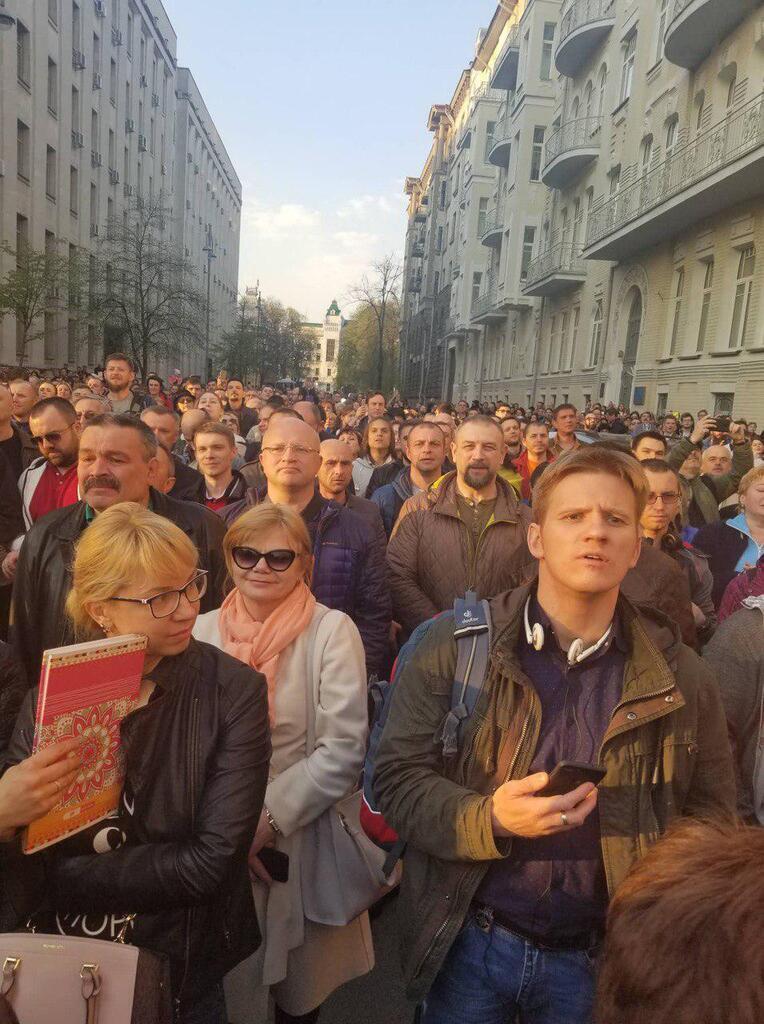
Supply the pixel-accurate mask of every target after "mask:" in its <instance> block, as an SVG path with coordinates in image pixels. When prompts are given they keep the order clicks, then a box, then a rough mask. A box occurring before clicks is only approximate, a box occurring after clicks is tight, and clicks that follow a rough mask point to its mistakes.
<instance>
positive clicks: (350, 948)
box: [194, 504, 374, 1024]
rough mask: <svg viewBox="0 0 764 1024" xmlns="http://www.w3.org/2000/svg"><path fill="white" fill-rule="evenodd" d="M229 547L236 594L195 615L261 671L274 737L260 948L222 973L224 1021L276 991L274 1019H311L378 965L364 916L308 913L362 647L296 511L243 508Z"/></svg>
mask: <svg viewBox="0 0 764 1024" xmlns="http://www.w3.org/2000/svg"><path fill="white" fill-rule="evenodd" d="M224 552H225V558H226V564H227V566H228V572H229V574H230V576H231V579H232V581H233V585H234V587H233V590H232V591H231V593H230V594H229V595H228V597H227V598H226V599H225V601H224V602H223V605H222V607H221V608H219V609H218V610H216V611H213V612H209V613H207V614H206V615H201V616H199V618H198V619H197V624H196V628H195V630H194V635H195V636H196V637H197V639H199V640H205V641H207V642H208V643H212V644H216V645H217V646H218V647H220V648H221V649H223V650H225V651H226V652H227V653H229V654H232V655H233V656H234V657H238V658H240V659H241V660H242V661H245V662H246V663H247V664H250V665H252V666H256V667H257V668H258V670H259V671H261V672H263V673H264V675H265V676H266V678H267V680H268V694H269V709H270V718H271V731H272V741H273V756H272V759H271V771H270V779H269V782H268V788H267V790H266V796H265V807H264V809H263V813H262V816H261V819H260V823H259V825H258V828H257V833H256V835H255V838H254V842H253V844H252V848H251V852H250V869H251V874H252V879H253V891H254V896H255V905H256V908H257V915H258V920H259V924H260V929H261V931H262V934H263V944H262V946H261V948H260V949H259V950H258V952H257V953H256V954H255V955H254V956H253V957H251V958H250V959H249V960H247V961H245V962H244V963H243V964H240V965H239V967H237V968H236V969H235V971H233V972H232V974H231V975H229V977H228V979H227V982H226V999H227V1003H228V1016H229V1020H230V1021H231V1024H258V1022H259V1021H261V1020H263V1021H264V1020H265V1019H266V1018H265V1016H262V1014H263V1013H264V1012H265V1011H264V1007H265V1005H267V1000H266V998H265V997H266V996H267V993H268V992H270V994H271V995H272V996H273V998H274V1000H275V1003H276V1022H277V1024H289V1022H295V1021H299V1022H304V1024H312V1022H313V1021H315V1020H317V1018H318V1012H319V1009H320V1006H321V1003H323V1001H324V1000H325V999H326V998H327V997H328V996H329V995H330V993H331V992H332V991H334V989H336V988H337V987H338V986H339V985H342V984H343V983H344V982H346V981H349V980H350V979H351V978H355V977H358V976H359V975H361V974H365V973H366V972H368V971H370V970H371V968H372V967H373V965H374V953H373V947H372V943H371V933H370V929H369V920H368V914H362V915H361V917H359V918H357V919H356V920H354V921H352V922H351V923H350V924H347V925H344V926H336V927H335V926H328V925H324V924H317V923H315V922H314V921H311V920H309V919H308V917H307V916H306V904H307V906H308V908H309V905H310V898H309V897H310V894H309V892H308V891H306V886H307V887H309V885H310V874H309V871H308V870H307V867H308V864H309V863H310V860H309V852H310V851H309V847H308V843H309V842H310V840H311V838H312V833H311V825H312V824H313V823H314V822H315V821H316V819H317V818H318V817H319V816H320V815H321V814H322V813H323V812H324V811H326V810H328V809H329V808H330V807H331V806H332V805H333V804H334V803H335V802H336V801H337V800H339V799H341V798H342V797H343V796H345V795H346V794H348V793H349V792H351V791H352V790H353V789H354V788H355V786H356V783H357V780H358V776H359V772H360V769H361V766H362V763H363V757H364V753H365V750H366V739H367V729H368V712H367V696H366V670H365V658H364V651H363V645H362V643H361V638H360V635H359V633H358V630H357V629H356V627H355V625H354V624H353V622H352V620H351V619H350V618H349V617H348V616H347V615H345V614H344V613H342V612H338V611H333V610H329V609H328V608H325V607H324V606H323V605H320V604H318V603H317V602H316V600H315V598H314V597H313V595H312V594H311V592H310V588H309V586H308V583H307V581H309V579H310V573H311V568H312V554H311V544H310V537H309V535H308V531H307V528H306V526H305V524H304V522H303V520H302V519H301V517H300V516H299V515H298V514H297V513H296V512H294V511H293V510H291V509H289V508H287V507H285V506H282V505H271V504H263V505H260V506H258V507H257V508H254V509H251V510H250V511H248V512H245V513H244V515H242V516H240V517H239V519H237V520H236V522H235V523H234V524H233V526H232V527H231V528H230V530H229V531H228V533H227V534H226V537H225V541H224ZM265 847H274V848H275V849H276V850H277V851H279V852H281V853H283V854H286V855H287V856H288V858H289V863H288V880H287V881H286V882H277V881H274V880H273V879H272V877H271V876H270V875H269V873H268V871H267V870H266V867H265V866H264V864H263V862H262V861H261V859H260V856H259V854H260V851H262V850H263V849H264V848H265ZM266 860H267V857H266ZM258 1005H259V1007H260V1009H259V1010H258V1009H257V1007H258Z"/></svg>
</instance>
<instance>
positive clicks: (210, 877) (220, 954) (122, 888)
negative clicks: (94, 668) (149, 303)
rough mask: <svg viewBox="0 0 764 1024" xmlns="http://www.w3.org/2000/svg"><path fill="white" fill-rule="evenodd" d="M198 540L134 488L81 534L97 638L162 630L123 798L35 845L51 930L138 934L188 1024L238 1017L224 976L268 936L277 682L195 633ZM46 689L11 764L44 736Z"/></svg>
mask: <svg viewBox="0 0 764 1024" xmlns="http://www.w3.org/2000/svg"><path fill="white" fill-rule="evenodd" d="M197 557H198V556H197V552H196V549H195V547H194V545H193V543H192V542H191V541H190V539H189V538H188V537H187V536H186V534H184V533H183V531H182V530H180V529H179V528H178V527H177V526H175V525H174V524H173V523H171V522H170V521H169V520H168V519H165V518H163V517H162V516H158V515H156V514H155V513H153V512H150V511H149V510H148V509H145V508H143V506H141V505H137V504H135V503H133V502H125V503H122V504H119V505H115V506H113V507H112V508H109V509H106V510H105V511H103V512H101V513H99V515H97V516H96V517H95V519H94V520H93V522H92V523H91V524H90V525H89V526H88V528H87V530H86V531H85V532H84V534H83V535H82V538H81V540H80V542H79V544H78V545H77V551H76V556H75V559H74V568H73V580H72V589H71V592H70V594H69V596H68V599H67V612H68V614H69V616H70V617H71V619H72V621H73V623H74V625H75V627H76V630H77V632H78V634H79V635H80V636H81V638H82V639H93V638H96V637H97V636H99V635H104V634H105V635H107V636H120V635H123V634H127V633H138V634H142V635H144V636H146V637H147V647H146V660H145V666H144V675H143V681H142V683H141V688H140V697H139V700H138V706H137V708H136V709H135V710H134V711H133V712H131V713H130V714H129V715H128V716H127V717H126V718H125V719H124V720H123V722H122V725H121V740H122V748H123V750H124V753H125V759H126V778H125V783H124V788H123V792H122V798H121V801H120V805H119V808H118V810H117V811H116V812H115V814H114V815H113V817H112V818H110V819H107V820H106V821H101V822H99V823H98V824H96V825H94V826H92V827H91V828H89V829H87V830H85V831H83V832H79V833H77V834H76V835H74V836H71V837H70V838H69V839H66V840H64V841H62V842H60V843H57V844H56V845H55V846H53V847H50V848H49V849H48V850H44V851H42V852H41V853H38V854H35V855H33V856H31V857H25V858H23V861H24V862H25V863H24V865H23V867H24V868H25V869H26V870H28V871H34V869H35V868H36V869H37V872H38V878H37V884H38V889H37V891H36V893H33V896H36V897H37V898H36V899H34V901H33V902H32V903H31V904H30V906H28V907H27V908H25V912H24V914H23V920H22V919H20V920H19V921H18V924H19V925H21V926H23V925H24V924H25V922H26V920H27V919H29V918H31V920H32V924H33V925H34V926H35V927H36V929H37V930H38V931H42V932H53V933H62V934H65V935H75V936H78V935H79V936H86V937H88V938H98V939H105V940H110V941H122V940H124V941H126V942H128V943H130V944H132V945H136V946H140V947H143V948H145V949H147V950H150V951H153V952H155V953H160V954H164V955H165V956H166V957H167V958H168V959H169V965H170V972H171V981H172V994H173V998H174V1000H175V1002H176V1012H177V1020H178V1021H179V1022H180V1024H226V1021H227V1017H226V1013H225V1006H224V1000H223V991H222V979H223V976H224V975H225V974H226V973H227V972H228V971H230V970H231V969H232V968H233V967H234V966H236V965H237V964H238V963H240V962H241V961H243V960H244V959H246V958H247V957H249V956H250V955H251V954H252V953H253V952H254V950H255V949H256V948H257V946H258V944H259V941H260V936H259V932H258V928H257V919H256V916H255V911H254V905H253V900H252V894H251V888H250V883H249V872H248V867H247V857H248V853H249V848H250V845H251V843H252V837H253V836H254V835H255V831H256V829H257V828H258V821H259V818H260V810H261V808H262V805H263V798H264V794H265V787H266V782H267V778H268V760H269V756H270V736H269V726H268V706H267V704H268V698H267V690H266V684H265V680H264V679H263V676H262V675H261V674H260V673H258V672H256V671H255V670H254V669H253V668H252V667H251V666H250V665H247V664H242V662H241V660H237V659H235V658H232V657H230V656H229V655H227V654H225V653H224V652H223V651H221V650H219V649H217V648H216V647H213V646H211V645H209V644H205V643H200V642H198V641H197V640H194V639H193V638H192V631H193V627H194V623H195V622H196V618H197V615H198V614H199V602H200V600H201V598H202V596H203V595H204V592H205V589H206V579H207V576H206V572H202V571H200V570H199V569H198V568H197ZM35 701H36V692H33V693H30V695H29V697H28V699H27V700H26V702H25V704H24V705H23V707H22V710H21V712H20V713H19V718H18V720H17V723H16V728H15V730H14V736H13V738H12V740H11V744H10V748H9V754H8V757H7V759H6V765H8V764H11V765H12V764H15V763H20V762H22V761H23V760H24V759H25V758H27V757H28V756H29V754H30V752H31V749H32V739H33V733H34V720H35Z"/></svg>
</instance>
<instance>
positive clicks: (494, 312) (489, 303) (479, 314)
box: [470, 283, 506, 321]
mask: <svg viewBox="0 0 764 1024" xmlns="http://www.w3.org/2000/svg"><path fill="white" fill-rule="evenodd" d="M505 317H506V314H505V313H503V312H501V310H500V309H499V305H498V297H497V294H496V284H495V283H493V284H490V285H489V287H488V288H487V289H486V291H484V292H483V293H482V294H481V295H478V296H477V298H476V299H475V301H474V302H473V303H472V308H471V310H470V319H471V320H473V321H475V320H482V321H489V320H504V319H505Z"/></svg>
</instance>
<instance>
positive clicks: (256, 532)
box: [223, 502, 313, 585]
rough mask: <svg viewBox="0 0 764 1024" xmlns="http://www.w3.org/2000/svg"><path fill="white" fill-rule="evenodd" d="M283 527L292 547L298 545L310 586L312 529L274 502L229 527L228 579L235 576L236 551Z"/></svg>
mask: <svg viewBox="0 0 764 1024" xmlns="http://www.w3.org/2000/svg"><path fill="white" fill-rule="evenodd" d="M279 526H280V527H281V528H282V529H283V530H284V531H285V532H286V535H287V537H289V540H290V543H291V544H293V545H294V548H293V550H295V551H296V552H297V557H298V558H299V559H300V561H301V562H302V567H303V574H304V576H305V582H306V583H307V584H308V585H310V577H311V573H312V572H313V546H312V544H311V542H310V534H309V533H308V528H307V526H306V525H305V522H304V520H303V518H302V516H301V515H298V513H297V512H295V511H294V509H291V508H290V507H289V506H288V505H275V504H271V502H264V503H263V504H262V505H257V506H256V507H255V508H251V509H249V510H248V511H247V512H244V513H243V514H242V515H240V516H239V518H238V519H236V520H235V521H234V522H233V524H232V525H231V526H230V527H229V529H228V532H227V533H226V535H225V537H224V538H223V555H224V556H225V564H226V567H227V569H228V575H229V577H231V576H232V575H233V573H232V572H231V569H232V567H233V564H234V561H233V554H232V552H233V549H234V548H238V547H246V546H248V545H250V544H253V543H256V541H257V538H258V537H259V536H262V534H263V533H265V532H266V530H271V529H273V528H274V527H279Z"/></svg>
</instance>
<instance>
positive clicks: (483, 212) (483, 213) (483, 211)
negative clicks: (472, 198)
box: [477, 198, 488, 238]
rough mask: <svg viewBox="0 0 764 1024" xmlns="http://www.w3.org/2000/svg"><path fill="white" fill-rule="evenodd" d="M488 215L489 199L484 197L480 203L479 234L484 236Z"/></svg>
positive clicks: (480, 236) (479, 236)
mask: <svg viewBox="0 0 764 1024" xmlns="http://www.w3.org/2000/svg"><path fill="white" fill-rule="evenodd" d="M487 216H488V200H487V199H485V198H482V199H481V200H480V202H479V203H478V222H477V236H478V238H482V237H483V235H484V234H485V221H486V217H487Z"/></svg>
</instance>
